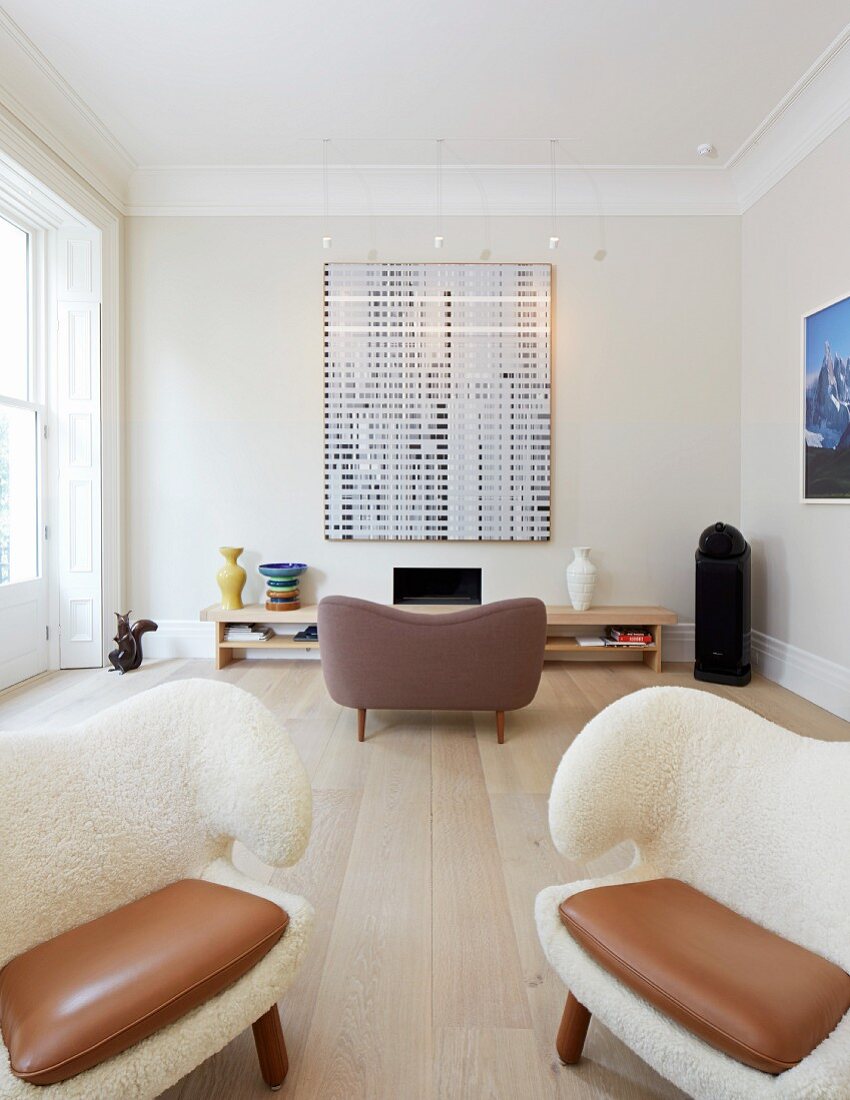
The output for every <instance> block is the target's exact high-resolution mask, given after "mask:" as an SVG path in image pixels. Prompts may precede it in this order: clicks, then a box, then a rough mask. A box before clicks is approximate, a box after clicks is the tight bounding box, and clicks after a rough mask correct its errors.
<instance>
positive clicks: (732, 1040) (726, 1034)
mask: <svg viewBox="0 0 850 1100" xmlns="http://www.w3.org/2000/svg"><path fill="white" fill-rule="evenodd" d="M558 912H559V913H560V914H561V919H562V920H563V922H564V923H565V924H569V925H571V926H572V927H573V928H575V929H576V930H577V931H579V932H581V934H582V935H584V936H587V937H588V939H590V940H592V941H593V942H594V943H595V944H596V946H597V947H598V948H599V949H600V951H601V952H602V953H603V954H605V955H607V956H608V957H609V958H611V959H613V960H614V961H615V962H617V963H618V964H619V965H620V966H622V967H623V969H624V970H628V971H629V973H630V974H634V976H635V977H636V978H639V979H640V980H641V981H642V982H646V984H647V985H649V986H651V987H652V988H653V989H654V990H656V991H657V992H658V993H659V994H661V996H663V997H666V998H667V1000H668V1001H671V1002H672V1003H673V1004H674V1005H676V1006H677V1007H678V1008H680V1009H682V1011H683V1012H685V1013H687V1014H688V1015H689V1016H692V1017H693V1018H694V1019H695V1020H699V1021H700V1023H702V1024H705V1026H706V1027H707V1028H710V1029H711V1030H712V1031H714V1032H716V1033H717V1034H718V1035H722V1036H723V1037H724V1038H725V1039H728V1040H729V1042H730V1043H734V1044H735V1045H736V1046H738V1047H740V1048H741V1049H742V1050H746V1051H749V1053H750V1054H753V1055H755V1057H757V1058H762V1059H763V1060H764V1061H766V1062H773V1063H774V1065H777V1066H783V1067H784V1068H785V1069H793V1067H794V1066H798V1065H799V1064H800V1061H799V1060H798V1061H796V1062H783V1061H782V1060H781V1059H780V1058H774V1057H773V1055H772V1054H765V1053H763V1052H762V1051H760V1050H756V1049H755V1047H751V1046H749V1045H748V1044H747V1043H744V1042H742V1040H740V1039H736V1038H735V1036H734V1035H730V1034H729V1032H728V1031H724V1030H723V1028H721V1027H718V1026H717V1024H715V1023H712V1022H711V1020H707V1019H706V1018H705V1017H704V1016H701V1015H700V1014H699V1013H698V1012H696V1011H695V1010H694V1009H693V1008H691V1007H690V1006H689V1005H686V1004H685V1003H684V1002H682V1001H680V1000H679V999H678V998H677V997H674V996H673V994H672V993H668V991H667V990H666V989H664V988H662V987H661V986H660V985H658V983H657V982H654V981H653V980H652V978H649V977H647V975H646V974H643V973H642V972H641V971H640V970H638V969H637V968H636V967H634V966H632V965H631V964H630V963H628V962H626V960H625V959H623V958H621V956H619V955H618V954H617V953H616V952H615V951H612V950H611V948H610V947H608V946H607V945H606V944H604V943H602V941H601V940H599V939H597V937H596V936H594V935H593V933H592V932H589V931H588V930H587V929H586V928H585V927H583V925H581V924H579V922H578V921H577V920H575V918H574V917H572V916H571V915H570V914H568V913H565V912H564V910H563V909H562V908H561V907H560V906H559V907H558ZM812 1049H814V1048H812Z"/></svg>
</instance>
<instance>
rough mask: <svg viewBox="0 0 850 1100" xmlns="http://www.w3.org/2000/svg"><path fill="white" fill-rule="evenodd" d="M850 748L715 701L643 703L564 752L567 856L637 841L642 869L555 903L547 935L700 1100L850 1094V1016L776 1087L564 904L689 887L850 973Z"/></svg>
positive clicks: (676, 692)
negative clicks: (630, 885) (628, 965)
mask: <svg viewBox="0 0 850 1100" xmlns="http://www.w3.org/2000/svg"><path fill="white" fill-rule="evenodd" d="M848 791H850V744H848V743H828V742H823V741H815V740H810V739H807V738H804V737H800V736H798V735H796V734H794V733H791V732H789V731H788V730H785V729H782V728H780V727H779V726H776V725H774V724H773V723H772V722H769V721H767V720H766V719H764V718H761V717H759V716H758V715H756V714H753V713H752V712H750V711H748V710H745V709H744V708H743V707H740V706H738V705H737V704H735V703H732V702H729V701H728V700H725V699H721V698H718V697H716V696H714V695H711V694H709V693H707V692H702V691H694V690H691V689H688V688H671V687H659V688H649V689H647V690H645V691H639V692H636V693H635V694H633V695H629V696H626V697H625V698H624V699H621V700H619V701H618V702H616V703H614V704H612V705H611V706H609V707H608V708H607V709H605V710H604V711H602V712H601V713H600V714H599V715H597V717H596V718H594V719H593V720H592V721H591V722H590V723H589V724H588V725H587V726H586V727H585V729H584V730H583V732H582V733H581V734H580V735H579V736H578V737H577V738H576V740H575V742H574V743H573V744H572V745H571V747H570V748H569V749H568V750H567V752H566V753H565V755H564V757H563V759H562V761H561V764H560V766H559V768H558V771H557V774H556V776H555V781H554V783H553V786H552V793H551V797H550V802H549V825H550V829H551V832H552V838H553V840H554V842H555V845H556V847H557V848H558V850H559V851H560V852H561V853H562V854H563V855H565V856H567V857H569V858H570V859H573V860H578V861H582V862H586V861H588V860H593V859H596V858H597V857H598V856H601V855H603V854H604V853H605V852H606V851H608V850H609V849H611V848H612V847H613V846H614V845H616V844H619V843H621V842H623V841H632V842H633V843H634V846H635V856H634V861H633V863H632V865H631V867H630V868H629V869H628V870H626V871H623V872H621V873H619V874H614V875H609V876H607V877H605V878H597V879H587V880H583V881H580V882H572V883H569V884H567V885H563V886H552V887H549V888H547V889H545V890H543V891H542V892H541V893H540V894H539V895H538V896H537V901H536V907H535V910H536V918H537V928H538V933H539V936H540V941H541V943H542V945H543V949H544V951H545V953H546V956H547V958H548V960H549V962H550V964H551V965H552V967H553V968H554V969H555V971H556V972H557V973H558V975H559V976H560V978H561V979H562V980H563V981H564V983H565V984H566V985H567V986H568V987H569V989H570V991H571V992H572V993H573V994H574V996H575V997H576V998H577V1000H578V1001H579V1002H580V1003H581V1004H582V1005H585V1006H586V1007H587V1008H588V1009H589V1010H590V1011H591V1012H592V1013H593V1014H594V1015H595V1016H597V1017H598V1018H599V1020H600V1021H601V1022H602V1023H604V1024H605V1026H606V1027H608V1028H609V1029H610V1030H611V1031H612V1032H614V1034H616V1035H617V1036H619V1037H620V1039H622V1040H623V1042H625V1043H626V1044H627V1045H628V1046H629V1047H631V1048H632V1049H633V1050H634V1051H636V1052H637V1054H639V1055H640V1056H641V1057H642V1058H643V1059H644V1060H645V1061H646V1062H648V1063H649V1064H650V1065H651V1066H653V1067H654V1068H655V1069H656V1070H657V1071H658V1072H659V1073H660V1074H662V1075H663V1076H664V1077H666V1078H668V1079H669V1080H670V1081H672V1082H674V1084H676V1085H678V1086H679V1087H680V1088H682V1089H684V1090H685V1091H686V1092H687V1093H688V1094H689V1095H691V1096H694V1097H696V1098H697V1100H744V1098H746V1100H760V1098H776V1100H780V1098H792V1097H793V1098H794V1100H804V1098H805V1100H815V1098H817V1100H839V1098H844V1100H846V1098H847V1097H848V1096H850V1013H848V1015H846V1016H845V1017H844V1018H843V1019H842V1020H841V1022H840V1023H839V1024H838V1026H837V1027H836V1028H835V1030H834V1031H833V1032H832V1034H831V1035H829V1037H828V1038H827V1039H825V1040H824V1041H823V1042H822V1043H821V1044H820V1045H819V1046H818V1047H816V1048H815V1050H814V1051H812V1053H811V1054H810V1055H809V1056H808V1057H806V1058H804V1059H803V1060H802V1061H801V1062H800V1063H799V1064H798V1065H796V1066H795V1067H794V1068H792V1069H789V1070H787V1071H786V1072H784V1073H781V1074H779V1075H778V1076H771V1075H769V1074H765V1073H761V1072H759V1071H758V1070H755V1069H751V1068H749V1067H748V1066H745V1065H743V1064H741V1063H740V1062H737V1061H735V1060H734V1059H733V1058H730V1057H728V1056H727V1055H725V1054H723V1053H721V1052H720V1051H718V1050H715V1049H714V1048H713V1047H711V1046H709V1045H707V1044H706V1043H704V1042H702V1040H700V1039H698V1038H696V1037H695V1036H693V1035H692V1034H691V1033H690V1032H688V1031H687V1030H685V1029H684V1028H682V1027H681V1026H679V1025H678V1024H677V1023H675V1022H673V1021H672V1020H670V1019H668V1018H667V1017H666V1016H665V1015H664V1014H662V1013H661V1012H659V1011H657V1010H656V1009H655V1008H654V1007H652V1006H651V1005H649V1004H648V1003H647V1002H646V1001H644V1000H642V999H641V998H640V997H638V996H637V995H636V994H635V993H633V992H631V990H629V989H628V988H627V987H626V986H625V985H623V984H622V983H620V982H618V981H617V980H616V979H615V978H614V977H612V976H611V975H610V974H609V973H608V972H607V971H606V970H604V969H603V968H602V967H601V966H599V965H598V964H597V963H596V962H595V961H594V960H593V959H592V958H591V957H590V956H589V955H588V954H587V953H586V952H585V951H584V950H583V949H582V948H581V947H580V946H579V945H578V944H577V943H576V942H575V940H574V939H573V938H572V937H571V936H570V935H569V933H568V932H567V930H566V929H565V928H564V926H563V924H562V923H561V921H560V919H559V915H558V906H559V905H560V903H561V902H562V901H563V900H564V899H565V898H567V897H569V896H570V895H572V894H575V893H577V892H579V891H581V890H587V889H590V888H592V887H596V886H606V885H613V884H616V883H622V882H634V881H640V880H643V879H651V878H662V877H671V878H677V879H681V880H683V881H684V882H686V883H689V884H690V885H691V886H694V887H696V888H697V889H699V890H701V891H703V892H704V893H705V894H708V895H709V896H710V897H713V898H715V899H716V900H718V901H720V902H721V903H723V904H724V905H726V906H728V907H729V908H731V909H734V910H735V911H736V912H738V913H740V914H741V915H743V916H745V917H748V918H749V919H750V920H752V921H755V922H756V923H758V924H760V925H762V926H764V927H765V928H768V929H770V930H771V931H773V932H776V933H778V934H779V935H781V936H784V937H785V938H786V939H788V940H791V941H793V942H795V943H798V944H801V945H802V946H803V947H807V948H809V950H811V951H814V952H816V953H818V954H819V955H822V956H823V957H825V958H826V959H829V960H830V961H831V962H833V963H835V964H837V965H838V966H840V967H842V968H843V969H844V970H847V971H850V872H848V869H847V853H848V852H849V851H850V802H848Z"/></svg>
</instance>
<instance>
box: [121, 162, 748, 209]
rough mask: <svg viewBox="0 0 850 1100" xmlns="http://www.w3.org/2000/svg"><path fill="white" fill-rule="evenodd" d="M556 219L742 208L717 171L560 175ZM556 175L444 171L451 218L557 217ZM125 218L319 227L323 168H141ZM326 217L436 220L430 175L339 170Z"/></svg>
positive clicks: (569, 171)
mask: <svg viewBox="0 0 850 1100" xmlns="http://www.w3.org/2000/svg"><path fill="white" fill-rule="evenodd" d="M557 181H558V196H557V213H558V216H559V217H562V216H563V217H569V216H577V215H589V216H596V215H606V216H616V215H671V214H673V215H728V214H737V213H738V212H739V210H738V203H737V198H736V196H735V194H734V192H733V190H732V188H731V186H730V183H729V179H728V176H727V175H726V174H725V173H724V172H723V171H722V170H721V169H719V168H716V167H714V166H701V167H696V166H695V167H684V168H675V167H653V166H641V167H629V168H619V167H610V166H606V165H591V166H588V167H585V168H576V167H566V166H560V167H559V168H558V172H557ZM550 186H551V176H550V167H549V166H548V165H543V164H525V165H492V164H475V165H465V166H457V165H451V166H446V167H445V168H444V169H443V208H442V209H443V215H444V216H446V217H456V216H472V217H545V218H548V217H551V198H550ZM126 211H127V213H128V214H130V215H133V216H136V217H149V216H157V217H162V216H175V217H176V216H181V215H193V216H198V215H200V216H209V217H215V216H227V215H237V216H252V215H253V216H269V215H279V216H308V217H322V216H323V204H322V169H321V167H320V166H319V165H312V164H299V165H254V166H245V167H237V166H233V167H228V166H217V165H198V166H191V167H179V166H174V167H168V166H162V167H141V168H137V169H136V170H135V171H134V172H133V173H132V175H131V177H130V182H129V187H128V199H127V204H126ZM328 213H329V217H331V218H334V217H357V216H362V217H379V216H380V217H387V216H389V217H394V216H398V217H403V216H407V217H431V218H433V217H434V216H435V215H436V186H435V175H434V168H433V166H431V165H410V164H394V165H384V164H364V165H356V166H349V165H334V166H333V167H332V168H331V170H330V174H329V203H328Z"/></svg>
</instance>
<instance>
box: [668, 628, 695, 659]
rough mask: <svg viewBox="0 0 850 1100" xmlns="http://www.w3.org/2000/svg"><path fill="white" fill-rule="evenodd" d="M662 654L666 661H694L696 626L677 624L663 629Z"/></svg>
mask: <svg viewBox="0 0 850 1100" xmlns="http://www.w3.org/2000/svg"><path fill="white" fill-rule="evenodd" d="M661 653H662V656H663V658H664V661H665V662H667V661H686V662H688V663H690V664H693V661H694V624H693V623H676V624H675V625H673V626H663V627H662V628H661Z"/></svg>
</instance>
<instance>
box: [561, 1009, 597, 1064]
mask: <svg viewBox="0 0 850 1100" xmlns="http://www.w3.org/2000/svg"><path fill="white" fill-rule="evenodd" d="M589 1026H590V1012H588V1010H587V1009H586V1008H585V1007H584V1005H583V1004H579V1002H578V1001H577V1000H576V999H575V997H574V996H573V995H572V993H568V994H567V1003H566V1004H565V1005H564V1015H563V1016H562V1017H561V1026H560V1027H559V1028H558V1038H557V1040H556V1041H555V1046H556V1047H557V1049H558V1057H559V1058H560V1059H561V1061H562V1062H563V1063H564V1065H566V1066H574V1065H575V1064H576V1062H577V1061H578V1060H579V1058H581V1052H582V1049H583V1048H584V1040H585V1038H586V1037H587V1029H588V1027H589Z"/></svg>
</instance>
